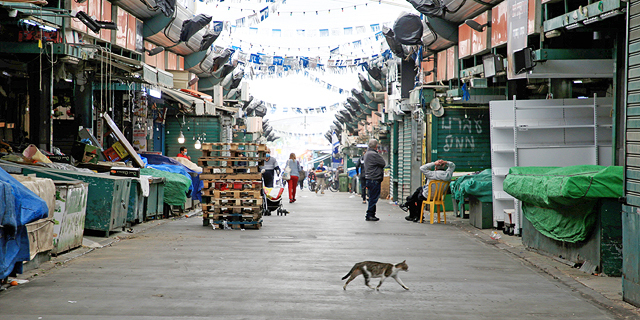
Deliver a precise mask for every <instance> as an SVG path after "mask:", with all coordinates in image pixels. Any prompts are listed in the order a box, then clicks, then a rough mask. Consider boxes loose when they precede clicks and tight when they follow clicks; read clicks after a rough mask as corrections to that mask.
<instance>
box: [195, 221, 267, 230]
mask: <svg viewBox="0 0 640 320" xmlns="http://www.w3.org/2000/svg"><path fill="white" fill-rule="evenodd" d="M212 223H213V224H214V225H215V226H216V230H224V220H213V222H212ZM203 225H205V226H208V225H209V219H205V220H203ZM227 225H228V226H229V227H230V228H231V229H234V230H240V229H257V230H259V229H260V228H262V219H260V220H258V221H250V222H249V221H227Z"/></svg>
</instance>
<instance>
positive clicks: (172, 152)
mask: <svg viewBox="0 0 640 320" xmlns="http://www.w3.org/2000/svg"><path fill="white" fill-rule="evenodd" d="M184 122H185V124H183V125H182V133H183V134H184V138H185V141H184V144H180V143H178V136H179V135H180V125H181V124H182V117H178V118H177V119H176V118H175V117H171V118H168V119H167V122H166V125H165V133H166V136H165V155H166V156H167V157H175V156H176V155H177V154H178V152H179V151H180V147H182V146H185V147H187V151H188V152H189V155H190V156H191V159H192V161H194V162H195V160H196V159H197V158H199V157H201V156H202V152H200V151H199V150H196V149H195V148H194V146H193V145H194V143H195V139H194V137H195V136H196V135H200V134H202V133H206V134H207V135H206V140H205V141H201V142H202V143H205V142H219V141H220V117H203V116H198V117H195V116H185V118H184Z"/></svg>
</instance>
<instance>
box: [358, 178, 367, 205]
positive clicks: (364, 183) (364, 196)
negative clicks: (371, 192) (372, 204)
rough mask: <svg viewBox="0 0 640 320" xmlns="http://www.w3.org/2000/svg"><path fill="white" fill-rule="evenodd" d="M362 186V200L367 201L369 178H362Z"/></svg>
mask: <svg viewBox="0 0 640 320" xmlns="http://www.w3.org/2000/svg"><path fill="white" fill-rule="evenodd" d="M360 188H361V190H360V191H361V193H362V201H367V179H365V178H360Z"/></svg>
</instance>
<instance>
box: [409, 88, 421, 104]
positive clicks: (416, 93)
mask: <svg viewBox="0 0 640 320" xmlns="http://www.w3.org/2000/svg"><path fill="white" fill-rule="evenodd" d="M408 103H409V104H411V105H417V104H420V89H413V90H411V91H409V101H408Z"/></svg>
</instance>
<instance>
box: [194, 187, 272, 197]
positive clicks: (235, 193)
mask: <svg viewBox="0 0 640 320" xmlns="http://www.w3.org/2000/svg"><path fill="white" fill-rule="evenodd" d="M202 195H203V196H206V197H213V198H217V199H229V198H231V199H262V195H261V194H260V191H259V190H258V191H256V190H224V191H222V190H215V189H202Z"/></svg>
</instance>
